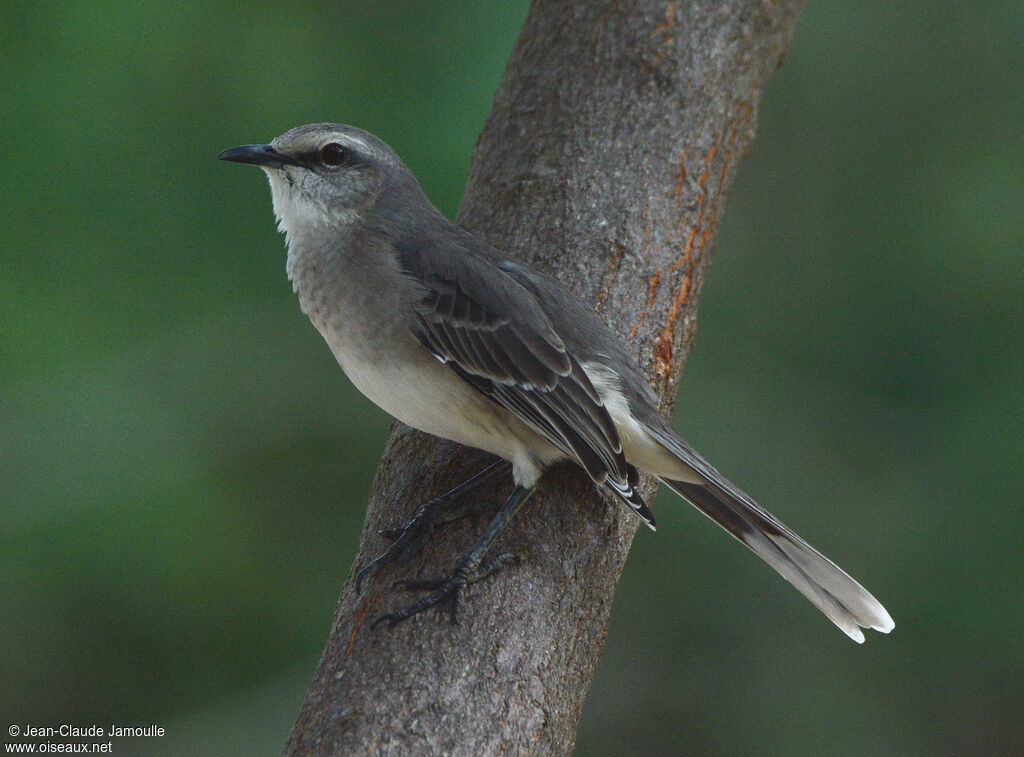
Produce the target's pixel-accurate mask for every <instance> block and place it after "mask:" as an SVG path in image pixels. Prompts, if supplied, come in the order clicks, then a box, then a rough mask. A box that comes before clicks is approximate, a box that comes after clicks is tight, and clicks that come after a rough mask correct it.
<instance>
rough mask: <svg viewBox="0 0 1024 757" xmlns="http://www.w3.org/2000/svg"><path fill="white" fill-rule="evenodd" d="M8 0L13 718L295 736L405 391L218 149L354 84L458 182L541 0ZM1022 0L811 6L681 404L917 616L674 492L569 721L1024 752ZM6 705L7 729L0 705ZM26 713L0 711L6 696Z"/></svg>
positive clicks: (701, 442)
mask: <svg viewBox="0 0 1024 757" xmlns="http://www.w3.org/2000/svg"><path fill="white" fill-rule="evenodd" d="M366 5H368V4H366V3H355V2H336V3H314V2H299V3H293V4H291V5H290V6H289V7H288V8H287V9H285V8H284V7H283V6H282V5H279V4H277V3H269V2H259V1H258V0H255V1H254V2H249V3H246V4H244V7H243V8H242V9H239V4H236V3H217V2H213V3H209V2H204V3H200V2H183V3H174V4H168V3H157V2H138V3H111V2H63V3H47V2H13V1H11V0H9V1H8V2H5V3H4V5H3V10H2V11H0V39H2V46H0V70H2V72H3V73H2V79H0V82H2V83H0V125H2V130H3V135H4V147H3V161H2V169H0V170H2V177H3V178H2V181H0V191H2V203H3V208H4V216H5V222H4V223H3V225H2V227H0V240H2V242H0V253H2V255H3V258H2V263H3V264H2V268H0V271H2V272H0V323H2V339H0V382H2V383H0V499H2V509H0V587H2V588H0V591H2V595H0V714H2V716H3V717H4V719H5V720H6V721H7V723H30V724H35V725H56V724H60V723H72V724H90V723H97V724H100V725H104V726H105V725H107V724H109V723H111V722H120V723H129V724H142V723H151V722H152V723H157V724H158V725H161V726H163V727H165V728H166V729H167V732H168V735H167V736H165V737H164V738H162V739H147V740H141V739H139V740H127V739H126V740H119V741H117V742H116V743H115V751H116V753H118V754H148V755H157V754H160V755H178V754H266V755H272V754H276V753H278V751H279V749H280V747H281V745H282V744H283V742H284V740H285V738H286V737H287V735H288V732H289V729H290V726H291V723H292V721H293V719H294V717H295V715H296V714H297V712H298V708H299V705H300V703H301V700H302V696H303V694H304V691H305V687H306V684H307V682H308V681H309V679H310V677H311V675H312V672H313V669H314V666H315V665H316V663H317V660H318V657H319V654H320V650H321V648H322V645H323V642H324V640H325V637H326V634H327V631H328V629H329V624H330V619H331V616H332V612H333V609H334V602H335V598H336V595H337V592H338V589H339V587H340V585H341V584H342V582H343V580H344V579H345V577H346V575H347V572H348V570H349V567H350V564H351V560H352V557H353V555H354V553H355V548H356V542H357V535H358V529H359V527H360V524H361V520H362V508H363V504H364V502H365V497H366V494H367V491H368V489H369V486H370V482H371V478H372V476H373V472H374V467H375V462H376V460H377V458H378V456H379V454H380V452H381V448H382V445H383V443H384V440H385V438H386V435H387V431H388V418H387V417H386V416H384V415H383V414H382V413H381V412H379V411H378V410H376V408H374V407H372V406H370V404H369V403H368V402H367V401H365V400H363V399H362V398H361V397H359V396H357V395H356V393H355V392H354V390H353V389H352V388H351V386H350V385H349V384H348V383H347V381H346V380H345V378H344V376H343V375H342V373H341V372H340V371H339V370H338V368H337V366H336V365H335V363H334V361H333V359H332V358H331V356H330V354H329V352H328V350H327V349H326V347H325V346H324V345H323V344H322V343H321V341H320V337H319V336H318V335H317V334H316V333H315V332H314V330H313V329H312V328H311V327H310V325H309V324H308V322H307V321H306V320H305V318H304V317H303V316H302V315H301V314H300V313H299V309H298V305H297V302H296V300H295V298H294V295H293V294H292V292H291V289H290V286H289V284H288V282H287V280H286V278H285V274H284V247H283V239H282V237H280V236H279V235H278V234H277V233H276V231H275V229H274V223H273V219H272V215H271V209H270V198H269V193H268V191H267V187H266V182H265V181H264V180H263V178H262V177H261V176H260V175H259V174H258V172H256V171H251V170H243V169H240V168H238V167H237V166H229V165H225V164H223V163H219V162H218V161H216V160H215V159H214V157H215V155H216V154H217V152H218V151H219V150H221V149H222V148H225V147H228V146H231V145H235V144H238V143H243V142H252V141H267V140H269V139H271V138H272V137H274V136H276V135H277V134H279V133H281V132H283V131H285V130H286V129H288V128H290V127H292V126H294V125H297V124H301V123H306V122H310V121H320V120H340V121H345V122H350V123H354V124H358V125H360V126H363V127H365V128H367V129H370V130H371V131H374V132H376V133H377V134H379V135H381V136H382V137H384V138H385V139H386V140H388V141H389V142H390V143H391V144H392V145H393V146H394V147H395V148H396V149H397V150H398V151H399V152H400V153H401V154H402V155H403V156H404V157H405V159H406V161H407V162H408V163H409V165H410V166H411V168H412V169H413V170H414V172H415V173H416V174H417V175H418V176H419V177H420V179H421V181H422V182H423V184H424V185H425V187H426V189H427V192H428V194H429V195H430V196H431V197H432V198H433V199H434V200H435V202H436V203H437V204H438V205H439V206H440V207H441V208H442V210H444V211H445V212H446V213H448V214H449V215H452V214H453V213H454V211H455V208H456V207H457V205H458V199H459V196H460V194H461V191H462V188H463V185H464V181H465V175H466V170H467V165H468V161H469V156H470V154H471V152H472V149H473V145H474V142H475V139H476V136H477V134H478V132H479V130H480V128H481V127H482V125H483V122H484V118H485V117H486V114H487V112H488V108H489V105H490V102H491V98H492V96H493V92H494V90H495V88H496V86H497V84H498V81H499V79H500V76H501V73H502V69H503V66H504V62H505V60H506V59H507V56H508V54H509V52H510V50H511V49H512V46H513V44H514V41H515V38H516V35H517V32H518V29H519V26H520V25H521V23H522V19H523V17H524V16H525V12H526V7H527V3H526V2H524V1H523V0H519V1H517V2H506V3H488V4H479V5H477V4H470V3H457V2H441V3H439V2H420V3H412V2H391V3H380V4H377V7H376V8H375V9H370V10H368V9H367V8H366ZM1022 33H1024V4H1021V3H1017V2H976V3H957V4H952V3H950V4H935V3H930V2H923V1H917V2H906V3H899V4H883V3H863V2H854V1H853V0H847V1H846V2H833V3H825V2H821V3H815V4H812V5H811V7H810V8H809V9H808V10H807V12H806V13H805V14H804V16H803V19H802V21H801V23H800V26H799V28H798V30H797V35H796V39H795V43H794V45H793V48H792V50H791V52H790V53H789V55H788V56H787V58H786V62H785V65H784V66H783V67H782V69H781V70H780V72H779V73H778V75H777V76H776V77H775V78H774V79H773V80H772V81H771V83H770V85H769V87H768V89H767V93H766V96H765V100H764V106H763V109H762V112H761V117H760V126H759V130H758V131H759V133H758V136H757V139H756V140H755V143H754V147H753V150H752V152H751V154H750V156H749V157H748V159H747V160H746V162H745V164H744V166H743V167H742V169H741V171H740V175H739V179H738V181H737V184H736V187H735V191H734V192H733V195H732V197H731V198H730V200H729V203H728V212H727V213H726V215H725V218H724V224H723V227H722V231H721V234H720V236H719V239H718V244H717V249H716V251H715V254H714V264H713V266H712V268H711V271H710V274H709V277H708V279H707V285H706V287H705V289H704V297H703V303H702V307H701V316H700V329H699V333H698V339H697V348H696V350H695V352H694V354H693V356H692V358H691V360H690V363H689V366H688V367H687V371H686V373H685V376H684V379H683V383H682V390H681V393H680V398H679V403H678V408H677V413H676V417H677V421H678V425H679V427H680V429H681V430H682V431H683V432H684V434H685V435H686V436H687V437H688V438H689V439H690V440H691V441H692V442H693V443H694V444H695V445H696V446H697V447H698V448H699V449H702V450H703V451H704V452H705V454H707V455H708V456H709V457H710V458H711V459H712V460H714V461H715V462H716V463H717V464H718V465H719V466H720V467H721V468H722V469H723V470H724V471H726V472H727V473H728V474H729V475H730V476H731V477H732V478H734V479H735V480H736V481H738V482H739V483H741V485H742V486H743V487H744V488H745V489H747V490H748V491H750V492H751V493H753V494H754V495H755V496H757V497H758V498H759V499H761V501H763V502H764V503H765V504H766V505H768V506H769V507H770V508H771V509H772V510H774V511H776V512H777V513H778V514H779V515H780V516H781V517H783V519H784V520H786V521H787V522H790V523H791V524H792V525H794V526H795V527H797V530H798V531H800V533H802V534H803V535H805V536H806V537H807V538H808V539H809V540H810V541H811V542H812V543H814V544H815V545H817V546H819V547H821V548H822V549H823V550H824V551H825V552H827V553H828V554H829V555H830V556H831V557H833V558H834V559H835V560H836V561H837V562H839V563H840V564H841V565H843V566H844V567H846V568H847V569H849V570H850V571H851V572H852V573H853V574H854V575H855V576H857V577H858V578H859V579H861V580H862V581H863V582H864V583H865V584H866V585H867V586H868V587H870V588H871V589H872V590H873V591H874V592H875V593H876V594H877V595H878V597H879V598H880V599H881V600H882V601H883V602H884V603H885V604H886V605H887V606H888V608H889V609H890V610H891V612H892V614H893V616H894V617H895V618H896V623H897V627H896V631H895V632H894V633H893V634H892V635H891V636H890V637H888V638H887V637H882V636H879V635H877V634H873V635H871V637H870V638H869V639H868V643H867V644H866V645H864V646H863V647H858V646H856V645H854V644H852V643H850V642H849V641H848V640H847V639H846V638H845V637H844V636H843V635H842V634H840V633H839V632H838V631H837V630H836V629H834V628H833V627H832V626H831V625H830V624H829V623H828V622H827V621H826V620H824V619H823V618H822V617H821V616H820V615H819V614H818V613H817V612H816V611H814V609H813V608H812V607H811V606H810V605H809V604H808V603H807V602H806V601H805V600H804V599H803V598H802V597H800V596H799V595H798V594H797V593H796V592H794V591H792V590H791V589H790V588H789V587H787V586H786V585H785V584H784V583H783V582H782V581H780V580H779V579H778V578H777V577H776V576H775V575H774V574H773V573H772V572H771V571H769V570H767V569H766V568H765V567H764V566H763V565H761V564H760V563H759V562H758V561H757V560H756V559H754V558H753V557H751V556H750V555H749V554H747V553H746V552H745V551H743V550H742V549H740V548H739V547H738V546H737V545H736V544H735V543H734V542H732V540H730V539H728V538H727V537H725V536H724V535H723V534H721V533H720V532H718V531H717V530H716V529H714V528H713V527H712V526H711V525H710V524H708V523H707V522H706V521H705V520H704V519H703V518H701V517H699V516H698V515H697V514H696V513H695V512H694V511H692V510H691V509H690V508H688V507H683V506H679V505H677V504H676V503H674V502H673V501H672V499H671V497H663V498H661V499H659V502H658V507H657V509H658V521H659V525H660V526H661V527H660V529H659V531H658V533H657V535H656V536H655V535H652V534H650V533H646V532H642V533H640V534H639V535H638V538H637V540H636V543H635V545H634V548H633V554H632V555H631V557H630V560H629V563H628V565H627V568H626V572H625V575H624V576H623V580H622V586H621V589H620V591H619V594H618V597H617V600H616V606H615V609H614V613H613V622H612V628H611V632H610V635H609V639H608V645H607V648H606V650H605V654H604V657H603V660H602V662H601V666H600V669H599V671H598V674H597V678H596V680H595V682H594V686H593V690H592V692H591V694H590V697H589V699H588V700H587V703H586V705H585V707H584V710H583V716H582V721H581V725H580V731H579V741H578V752H579V753H580V754H593V755H606V754H608V755H611V754H641V753H642V754H701V755H718V754H721V755H738V754H773V755H797V754H799V755H805V754H806V755H824V754H851V755H935V754H984V755H991V754H1019V753H1021V751H1022V745H1024V712H1022V711H1024V707H1022V701H1024V699H1022V696H1024V695H1022V690H1024V652H1022V636H1024V632H1022V628H1024V612H1022V608H1024V570H1022V567H1021V555H1022V548H1024V539H1022V532H1024V524H1022V516H1021V496H1022V495H1021V493H1022V491H1024V465H1022V456H1024V443H1022V439H1024V358H1022V351H1024V257H1022V250H1021V240H1022V238H1024V234H1022V218H1024V180H1022V176H1024V147H1022V144H1024V140H1022V127H1021V124H1022V123H1024V100H1022V96H1021V93H1022V88H1021V81H1022V79H1021V71H1022V70H1024V44H1022V42H1021V40H1022ZM0 725H6V724H5V723H0ZM5 730H6V729H5Z"/></svg>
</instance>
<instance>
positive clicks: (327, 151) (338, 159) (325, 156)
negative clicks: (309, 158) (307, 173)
mask: <svg viewBox="0 0 1024 757" xmlns="http://www.w3.org/2000/svg"><path fill="white" fill-rule="evenodd" d="M351 156H352V155H351V153H350V152H349V149H348V148H347V147H345V146H344V145H340V144H338V143H337V142H328V143H327V144H326V145H324V146H323V147H322V148H320V162H322V163H323V164H324V165H325V166H330V167H331V168H335V167H337V166H340V165H342V164H343V163H347V162H348V161H349V159H350V158H351Z"/></svg>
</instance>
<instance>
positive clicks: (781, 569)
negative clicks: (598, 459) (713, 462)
mask: <svg viewBox="0 0 1024 757" xmlns="http://www.w3.org/2000/svg"><path fill="white" fill-rule="evenodd" d="M661 480H662V482H663V483H665V485H667V486H668V487H669V488H671V489H672V490H673V491H675V492H676V493H677V494H678V495H680V496H681V497H683V498H685V499H687V500H688V501H690V502H691V503H692V504H693V505H694V506H695V507H696V508H697V509H698V510H700V511H701V512H702V513H704V514H705V515H706V516H708V517H709V518H710V519H711V520H713V521H714V522H715V523H717V524H718V525H719V526H721V527H722V528H724V529H725V530H726V531H728V532H729V533H730V534H732V535H733V536H734V537H736V539H738V540H739V541H740V542H741V543H743V544H744V545H745V546H746V547H748V548H749V549H750V550H751V551H752V552H754V554H756V555H757V556H758V557H760V558H761V559H762V560H764V561H765V562H767V563H768V564H769V565H771V566H772V567H773V568H775V570H776V571H778V573H779V574H780V575H781V576H782V577H783V578H785V579H786V580H787V581H789V582H790V583H791V584H793V586H795V587H796V589H797V590H798V591H800V593H801V594H803V595H804V596H805V597H807V598H808V599H809V600H811V602H812V603H814V605H815V607H817V608H818V609H819V610H821V611H822V612H823V613H825V615H826V616H827V617H828V619H829V620H831V621H832V622H833V623H835V624H836V625H837V626H838V627H839V628H840V629H841V630H842V631H843V632H844V633H845V634H846V635H847V636H849V637H850V638H851V639H853V640H854V641H856V642H857V643H858V644H863V643H864V633H863V632H862V631H861V630H860V629H861V628H862V627H863V628H874V629H875V630H877V631H882V632H883V633H888V632H889V631H891V630H892V629H893V627H894V625H895V624H894V623H893V621H892V618H891V617H890V616H889V613H888V612H886V610H885V608H884V607H882V605H881V604H880V603H879V602H878V600H876V599H875V598H874V597H873V596H871V594H870V593H869V592H868V591H867V590H866V589H865V588H864V587H863V586H861V585H860V584H859V583H857V582H856V581H855V580H854V579H852V578H851V577H850V576H849V575H847V574H846V573H845V572H844V571H843V570H842V569H841V568H839V566H837V565H836V564H835V563H833V562H832V561H831V560H829V559H828V558H827V557H825V556H824V555H823V554H821V553H820V552H818V551H817V550H816V549H814V548H813V547H812V546H811V545H810V544H808V543H807V542H805V541H804V540H803V539H801V538H800V537H799V536H797V535H796V534H795V533H793V531H791V530H790V529H789V528H787V527H786V526H785V525H783V524H782V523H781V522H780V521H779V520H778V519H777V518H775V517H774V516H773V515H772V514H771V513H769V512H768V511H767V510H765V509H764V508H762V507H761V506H759V505H758V504H757V503H756V502H754V501H753V500H752V499H750V497H748V496H746V495H745V494H743V492H740V491H739V490H738V489H735V488H733V487H730V488H725V487H723V486H719V485H718V482H717V481H714V480H711V481H708V482H706V483H704V484H696V483H689V482H686V481H675V480H671V479H667V478H662V479H661Z"/></svg>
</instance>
